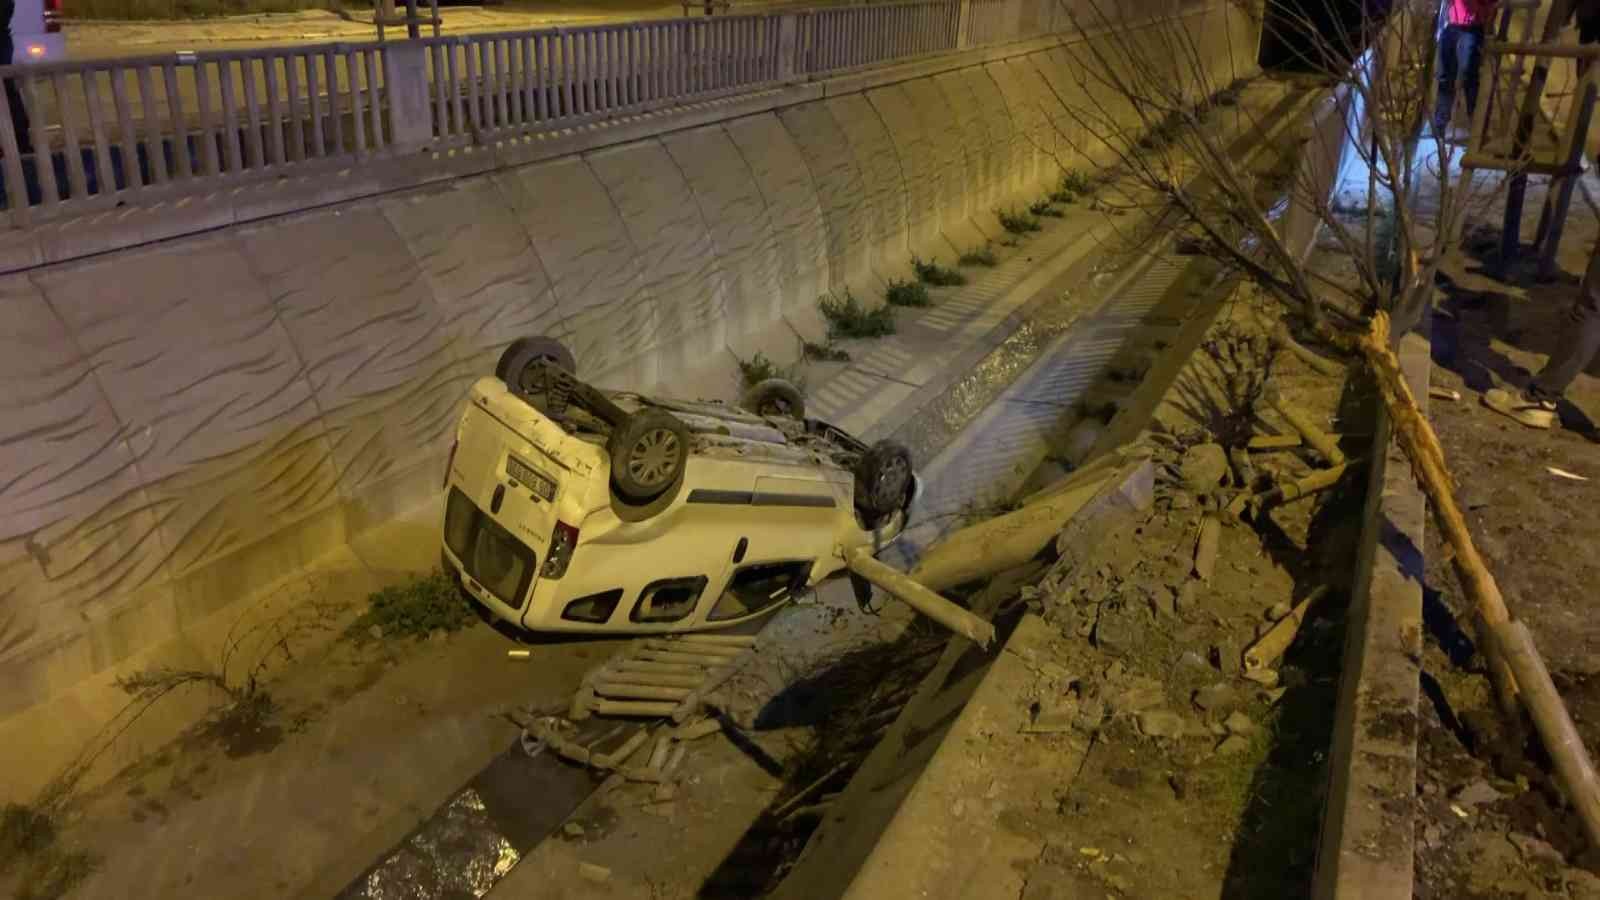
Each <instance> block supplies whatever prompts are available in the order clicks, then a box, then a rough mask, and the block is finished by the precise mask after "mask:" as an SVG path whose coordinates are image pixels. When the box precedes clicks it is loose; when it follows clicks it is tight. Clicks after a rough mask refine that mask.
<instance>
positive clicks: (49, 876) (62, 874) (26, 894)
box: [0, 803, 95, 900]
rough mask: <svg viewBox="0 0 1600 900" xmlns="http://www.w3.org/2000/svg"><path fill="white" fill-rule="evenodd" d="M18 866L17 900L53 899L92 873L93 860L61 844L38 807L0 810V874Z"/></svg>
mask: <svg viewBox="0 0 1600 900" xmlns="http://www.w3.org/2000/svg"><path fill="white" fill-rule="evenodd" d="M19 866H20V867H21V869H22V876H21V881H20V882H19V884H18V885H17V890H16V893H15V894H13V896H14V897H16V898H17V900H56V898H58V897H62V896H65V895H66V893H67V892H68V891H70V890H72V889H73V888H74V887H76V886H77V885H78V883H79V882H81V881H83V879H84V878H86V877H88V875H89V873H90V872H92V871H94V866H95V858H94V856H93V855H92V854H90V853H88V852H85V851H82V850H66V849H63V848H62V847H61V845H60V830H59V829H58V828H57V826H56V822H55V819H54V818H53V817H52V816H51V815H50V814H49V813H46V812H44V811H42V810H40V809H39V808H37V807H34V806H28V805H24V804H21V803H7V804H6V805H5V806H4V807H0V873H3V872H9V871H11V870H12V869H13V868H15V867H19Z"/></svg>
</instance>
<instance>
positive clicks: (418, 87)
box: [0, 0, 1069, 225]
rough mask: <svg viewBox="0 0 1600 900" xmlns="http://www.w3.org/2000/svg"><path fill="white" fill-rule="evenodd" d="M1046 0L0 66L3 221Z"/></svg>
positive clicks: (622, 98) (334, 160)
mask: <svg viewBox="0 0 1600 900" xmlns="http://www.w3.org/2000/svg"><path fill="white" fill-rule="evenodd" d="M1060 7H1061V4H1060V2H1058V0H910V2H897V3H886V4H871V5H865V6H843V7H834V8H828V9H818V10H810V11H802V12H784V13H773V14H768V15H748V16H718V17H709V18H685V19H675V20H660V21H647V22H631V23H622V24H611V25H598V26H590V27H583V28H552V29H545V30H540V31H527V32H517V33H502V34H481V35H470V36H456V37H433V38H424V39H420V40H409V41H399V42H388V43H363V44H324V45H307V46H298V47H281V48H268V49H261V50H249V51H228V52H215V53H211V52H206V53H186V54H178V55H169V56H157V57H143V58H128V59H117V60H106V61H92V62H81V63H74V62H68V63H53V64H44V65H33V66H7V67H0V79H8V80H10V81H11V84H10V85H9V86H8V89H7V91H6V98H7V109H8V111H9V112H10V115H7V116H0V190H3V198H4V207H5V214H6V215H7V216H8V217H9V219H10V220H11V222H12V224H14V225H26V224H28V223H29V222H32V221H34V220H36V219H39V218H46V217H54V216H57V215H61V214H66V213H73V212H79V211H87V210H93V209H97V208H103V207H110V206H117V205H124V204H130V203H145V202H151V201H153V200H156V199H162V198H166V197H169V196H172V195H175V194H177V195H181V194H186V193H196V192H200V191H207V190H215V189H218V188H221V187H226V186H228V185H230V184H231V183H234V182H238V181H241V180H244V179H246V178H250V177H260V176H267V175H276V174H278V173H285V172H290V171H293V172H303V171H309V170H310V169H311V168H312V167H314V166H317V165H324V166H329V167H342V166H348V165H349V164H351V163H352V162H359V161H362V160H366V159H368V158H371V157H374V156H384V155H397V154H406V153H416V152H422V151H424V150H434V149H449V148H459V147H469V146H472V145H476V144H486V143H491V142H494V141H497V140H501V139H503V138H504V137H507V136H513V135H519V134H527V133H532V132H538V131H541V130H551V129H558V128H565V127H570V126H571V125H572V124H575V123H579V122H590V121H598V120H604V119H609V118H615V117H619V116H625V115H630V114H635V113H638V112H640V111H645V110H652V109H659V108H662V107H667V106H672V105H677V104H682V103H686V102H692V101H694V100H696V99H697V98H703V97H708V96H720V95H726V94H730V93H738V92H744V91H752V90H759V89H762V88H765V87H771V86H775V85H778V84H783V83H786V82H790V81H794V80H803V79H805V78H809V77H813V76H817V75H822V74H826V73H833V72H839V71H842V70H848V69H852V68H855V67H860V66H871V65H880V64H885V63H892V62H897V61H903V60H907V59H914V58H916V57H919V56H923V55H926V54H932V53H940V52H948V51H952V50H959V49H966V48H970V47H980V46H985V45H989V44H996V43H1001V42H1006V41H1013V40H1018V39H1023V38H1029V37H1035V36H1040V35H1043V34H1047V33H1052V32H1055V31H1062V30H1066V29H1067V28H1068V27H1069V25H1068V23H1067V21H1066V20H1067V18H1068V17H1067V16H1066V15H1065V14H1064V13H1063V12H1062V11H1061V9H1060Z"/></svg>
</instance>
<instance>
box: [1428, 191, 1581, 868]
mask: <svg viewBox="0 0 1600 900" xmlns="http://www.w3.org/2000/svg"><path fill="white" fill-rule="evenodd" d="M1541 187H1542V186H1540V185H1536V186H1535V189H1534V190H1532V191H1530V196H1529V200H1528V206H1529V208H1530V210H1531V211H1532V212H1533V213H1537V211H1538V208H1539V204H1540V202H1541V200H1542V198H1543V192H1542V190H1540V188H1541ZM1589 187H1591V188H1593V187H1595V185H1594V184H1591V185H1589ZM1484 218H1486V219H1488V220H1487V221H1483V220H1480V221H1477V222H1474V223H1472V224H1470V225H1469V227H1468V229H1467V231H1466V234H1467V240H1466V242H1465V252H1464V258H1463V259H1462V260H1460V261H1459V263H1458V264H1457V265H1455V266H1453V267H1452V271H1450V272H1449V273H1448V274H1449V276H1450V277H1449V279H1448V283H1447V285H1446V287H1445V289H1444V291H1443V292H1442V296H1441V298H1440V301H1439V302H1438V304H1437V306H1436V307H1435V309H1434V311H1433V315H1432V322H1431V324H1432V339H1433V361H1434V370H1433V376H1432V380H1433V383H1434V384H1435V385H1437V386H1441V387H1445V388H1450V389H1454V390H1457V391H1459V392H1460V393H1461V394H1462V399H1461V401H1460V402H1451V401H1448V400H1433V401H1432V406H1431V409H1430V419H1431V420H1432V422H1433V425H1434V428H1435V430H1437V432H1438V434H1439V438H1440V441H1441V442H1442V444H1443V446H1444V450H1445V454H1446V457H1447V459H1448V461H1449V464H1450V466H1451V470H1452V471H1453V473H1454V474H1455V476H1456V479H1457V482H1458V484H1459V497H1460V499H1461V501H1462V505H1463V507H1464V511H1465V515H1466V517H1467V522H1468V525H1469V526H1470V527H1471V529H1472V533H1473V537H1474V539H1475V540H1476V541H1477V543H1478V548H1479V550H1480V551H1481V552H1482V553H1483V555H1484V557H1485V559H1486V561H1487V563H1488V565H1489V568H1490V570H1491V571H1492V572H1493V573H1494V575H1495V577H1496V579H1497V581H1498V582H1499V584H1500V588H1501V591H1502V592H1503V594H1504V595H1505V599H1506V603H1507V605H1508V606H1509V607H1510V609H1511V613H1512V616H1513V617H1515V618H1518V619H1521V620H1523V621H1524V622H1526V623H1527V625H1528V627H1529V628H1530V629H1531V630H1532V632H1533V636H1534V640H1535V642H1536V644H1537V645H1538V647H1539V649H1540V651H1541V653H1542V654H1543V655H1544V657H1545V659H1546V662H1547V663H1548V665H1549V667H1550V669H1551V671H1552V675H1553V677H1554V679H1555V682H1556V686H1557V688H1558V689H1559V690H1560V691H1561V693H1562V695H1563V697H1564V699H1565V700H1566V702H1567V705H1568V709H1569V711H1570V712H1571V714H1572V716H1573V719H1574V721H1575V723H1576V724H1577V727H1578V731H1579V733H1580V734H1581V735H1582V737H1583V739H1584V743H1585V745H1586V746H1587V747H1588V748H1589V750H1590V752H1591V753H1593V752H1595V750H1596V749H1600V678H1597V677H1596V674H1597V673H1600V656H1597V655H1596V654H1595V647H1596V646H1597V644H1596V641H1597V639H1600V618H1597V617H1596V616H1595V615H1594V614H1593V611H1592V610H1591V609H1590V608H1589V602H1590V601H1591V600H1592V598H1593V596H1594V585H1595V584H1596V583H1597V581H1600V553H1597V552H1596V549H1595V535H1596V534H1597V533H1600V504H1597V503H1596V500H1597V499H1600V454H1597V448H1596V446H1595V443H1596V441H1597V440H1600V437H1597V435H1596V433H1595V431H1594V423H1595V422H1600V378H1596V377H1594V376H1592V375H1584V376H1580V377H1579V378H1578V381H1577V383H1576V384H1575V385H1574V386H1573V387H1572V389H1571V390H1570V391H1569V392H1568V394H1567V398H1566V399H1567V401H1568V402H1567V403H1565V404H1563V407H1562V409H1561V418H1562V422H1563V427H1561V428H1559V429H1557V430H1555V431H1553V432H1542V431H1536V430H1532V429H1528V428H1525V427H1523V426H1521V425H1518V424H1516V423H1513V422H1511V421H1510V420H1508V419H1505V418H1503V417H1501V416H1499V415H1497V414H1496V413H1494V412H1492V411H1490V410H1488V409H1487V408H1485V407H1484V406H1482V404H1481V403H1480V400H1479V398H1480V397H1481V394H1482V392H1483V391H1484V390H1486V389H1488V388H1490V387H1494V386H1497V385H1500V384H1507V383H1509V384H1513V385H1520V384H1523V383H1525V381H1526V379H1527V378H1528V377H1529V376H1530V374H1531V373H1533V372H1537V371H1538V370H1539V368H1540V367H1541V366H1542V365H1543V364H1544V361H1545V359H1546V358H1547V356H1548V355H1549V353H1550V351H1551V348H1552V347H1553V345H1554V342H1555V341H1556V340H1557V339H1558V338H1559V337H1560V336H1561V335H1562V334H1563V333H1564V332H1565V331H1566V329H1567V328H1568V325H1567V324H1566V319H1565V312H1566V309H1567V306H1568V305H1569V304H1570V303H1571V302H1572V299H1573V297H1574V296H1575V294H1576V292H1577V285H1578V277H1579V276H1580V275H1581V274H1582V272H1583V268H1584V266H1585V264H1586V262H1587V258H1588V254H1589V251H1590V249H1591V248H1592V247H1593V246H1594V242H1595V238H1596V234H1597V231H1600V229H1597V221H1600V220H1597V215H1596V210H1595V208H1594V206H1593V205H1592V203H1591V202H1589V201H1588V200H1587V199H1586V198H1585V197H1584V196H1583V195H1582V194H1581V193H1580V195H1579V197H1578V199H1577V201H1576V202H1575V203H1574V204H1573V211H1572V216H1571V218H1570V219H1569V224H1568V227H1567V232H1566V236H1565V239H1564V241H1563V244H1562V248H1561V254H1560V257H1559V262H1560V268H1561V270H1562V271H1561V272H1560V274H1559V275H1558V276H1557V277H1556V278H1555V279H1554V280H1552V281H1549V282H1540V281H1538V280H1537V279H1536V278H1535V277H1534V274H1535V273H1534V271H1533V267H1532V265H1531V264H1530V263H1529V262H1527V261H1522V262H1519V263H1517V264H1515V265H1513V266H1512V267H1511V269H1510V272H1509V273H1508V274H1507V275H1506V276H1505V277H1503V278H1502V277H1496V276H1495V275H1494V273H1493V269H1494V264H1495V263H1496V262H1497V260H1496V255H1497V249H1496V248H1497V245H1498V240H1499V233H1500V232H1499V222H1498V221H1497V219H1496V218H1492V217H1484ZM1531 236H1532V227H1531V225H1526V226H1524V230H1523V237H1524V239H1525V240H1526V239H1528V238H1530V237H1531ZM1552 468H1555V469H1559V470H1562V471H1565V472H1570V473H1573V474H1575V475H1578V476H1581V477H1583V478H1587V479H1589V480H1587V481H1579V480H1573V479H1569V478H1565V477H1562V476H1559V475H1556V474H1554V473H1553V472H1552V471H1551V469H1552ZM1427 559H1428V571H1427V588H1428V591H1427V593H1426V595H1425V597H1424V603H1425V609H1424V617H1425V623H1426V625H1427V632H1428V642H1427V648H1426V657H1425V660H1424V679H1423V688H1424V693H1425V697H1426V700H1427V701H1428V702H1425V703H1424V704H1423V711H1422V712H1423V726H1424V727H1423V731H1422V735H1421V743H1420V745H1419V747H1418V756H1419V772H1420V773H1421V774H1420V777H1419V784H1418V799H1419V803H1420V806H1421V810H1422V812H1421V815H1420V816H1419V817H1418V820H1417V823H1416V827H1417V834H1416V838H1417V840H1416V846H1417V890H1416V894H1417V896H1418V897H1423V898H1446V897H1449V898H1456V897H1461V898H1502V897H1505V898H1509V897H1574V898H1577V897H1583V898H1591V897H1600V878H1597V877H1596V875H1595V874H1594V873H1600V856H1597V855H1596V854H1594V853H1592V852H1585V850H1584V846H1585V840H1584V838H1583V835H1582V832H1581V829H1580V828H1579V827H1578V824H1577V821H1576V819H1575V818H1574V817H1573V816H1572V815H1571V814H1570V812H1569V811H1568V810H1566V809H1565V808H1564V802H1563V800H1562V796H1561V789H1560V787H1559V785H1558V783H1557V782H1556V780H1555V779H1554V778H1553V776H1552V774H1551V772H1550V770H1549V766H1548V760H1547V759H1545V758H1544V757H1543V753H1542V751H1541V750H1540V748H1539V747H1538V746H1537V742H1536V741H1534V740H1531V739H1530V737H1529V734H1528V731H1527V730H1526V729H1522V728H1515V727H1509V726H1508V724H1507V723H1506V722H1505V721H1504V719H1503V718H1501V717H1500V716H1499V714H1498V713H1497V711H1496V710H1495V705H1494V702H1493V700H1492V697H1491V695H1490V692H1489V687H1488V682H1487V678H1486V677H1485V676H1484V675H1483V672H1482V665H1481V657H1479V656H1477V655H1476V654H1475V648H1474V647H1473V644H1472V635H1473V630H1472V627H1471V619H1470V618H1469V617H1468V610H1467V608H1466V606H1465V603H1464V601H1463V599H1462V594H1461V591H1460V588H1459V586H1458V584H1457V581H1456V577H1455V574H1454V572H1453V571H1452V569H1451V566H1450V563H1449V559H1448V554H1447V553H1446V552H1445V550H1444V548H1443V546H1442V545H1441V543H1440V541H1439V539H1438V535H1437V531H1436V529H1433V528H1432V527H1431V526H1430V529H1429V541H1428V547H1427Z"/></svg>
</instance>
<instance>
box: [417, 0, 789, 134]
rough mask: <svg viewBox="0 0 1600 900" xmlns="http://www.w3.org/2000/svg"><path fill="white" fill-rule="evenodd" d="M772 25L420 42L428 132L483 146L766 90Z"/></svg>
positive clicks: (650, 25) (759, 20) (718, 21)
mask: <svg viewBox="0 0 1600 900" xmlns="http://www.w3.org/2000/svg"><path fill="white" fill-rule="evenodd" d="M778 27H779V19H778V17H776V16H725V17H720V18H714V19H675V20H666V21H659V22H635V23H628V24H622V25H598V26H592V27H586V28H573V29H558V30H547V31H529V32H520V33H515V34H488V35H473V36H471V37H461V38H432V39H424V40H422V41H421V42H420V43H421V45H422V46H423V47H425V48H426V56H427V67H428V72H427V77H428V83H429V85H430V90H429V102H430V104H431V106H432V122H433V129H432V134H433V136H434V137H435V138H438V139H439V140H440V141H442V142H444V143H445V144H451V143H454V144H461V143H475V142H482V141H484V140H486V139H494V138H497V137H499V136H500V135H503V134H506V133H520V132H525V131H529V130H537V129H541V128H556V127H563V126H566V125H569V124H571V123H572V122H574V121H581V120H591V119H603V118H610V117H615V116H621V115H626V114H629V113H632V112H637V111H640V110H644V109H649V108H652V107H654V106H658V105H661V104H665V103H675V102H682V101H686V100H690V99H692V98H694V97H696V96H699V95H703V94H708V93H718V92H725V91H730V90H744V89H749V88H753V87H757V86H760V85H765V84H770V83H772V82H774V81H776V80H777V76H778V71H777V63H778V58H777V47H778Z"/></svg>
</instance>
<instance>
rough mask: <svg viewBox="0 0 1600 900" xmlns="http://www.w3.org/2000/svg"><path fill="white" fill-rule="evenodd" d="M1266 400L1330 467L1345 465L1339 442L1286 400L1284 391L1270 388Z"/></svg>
mask: <svg viewBox="0 0 1600 900" xmlns="http://www.w3.org/2000/svg"><path fill="white" fill-rule="evenodd" d="M1266 400H1267V402H1268V403H1269V404H1271V406H1272V408H1273V409H1275V410H1277V411H1278V414H1279V415H1281V416H1283V419H1284V421H1286V422H1288V423H1289V426H1290V427H1291V428H1293V429H1294V430H1295V431H1298V432H1299V433H1300V437H1301V439H1303V440H1304V441H1305V442H1306V445H1307V446H1309V447H1311V449H1313V450H1315V451H1317V453H1318V454H1320V455H1321V456H1322V458H1323V459H1325V460H1327V461H1328V465H1330V466H1341V465H1343V464H1344V462H1345V455H1344V451H1342V450H1340V449H1339V443H1338V441H1337V440H1335V439H1334V438H1333V437H1332V436H1330V435H1329V434H1328V433H1327V432H1326V431H1323V430H1322V428H1321V427H1319V426H1318V425H1317V424H1316V423H1315V422H1313V421H1311V416H1310V415H1308V414H1307V413H1306V412H1305V411H1304V410H1302V409H1300V408H1299V407H1298V406H1295V405H1294V404H1293V403H1291V402H1290V401H1289V400H1288V399H1287V398H1285V397H1284V396H1283V392H1282V391H1279V390H1278V389H1277V388H1276V387H1269V388H1268V389H1267V392H1266Z"/></svg>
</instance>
